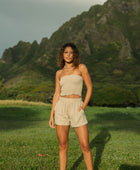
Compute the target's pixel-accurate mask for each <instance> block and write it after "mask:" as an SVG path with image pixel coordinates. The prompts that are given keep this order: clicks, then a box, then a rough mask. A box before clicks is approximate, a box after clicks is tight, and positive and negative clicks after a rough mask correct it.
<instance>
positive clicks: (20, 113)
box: [0, 107, 39, 130]
mask: <svg viewBox="0 0 140 170" xmlns="http://www.w3.org/2000/svg"><path fill="white" fill-rule="evenodd" d="M38 115H39V113H38V111H36V110H35V109H30V108H25V107H23V108H22V107H1V108H0V130H13V129H18V128H25V127H26V126H30V125H31V124H32V123H34V121H39V116H38Z"/></svg>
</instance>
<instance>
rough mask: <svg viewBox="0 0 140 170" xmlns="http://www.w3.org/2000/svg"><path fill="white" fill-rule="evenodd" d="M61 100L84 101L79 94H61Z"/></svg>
mask: <svg viewBox="0 0 140 170" xmlns="http://www.w3.org/2000/svg"><path fill="white" fill-rule="evenodd" d="M59 100H61V101H64V102H71V101H72V102H79V101H82V97H81V96H79V95H65V96H59Z"/></svg>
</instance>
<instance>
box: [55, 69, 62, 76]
mask: <svg viewBox="0 0 140 170" xmlns="http://www.w3.org/2000/svg"><path fill="white" fill-rule="evenodd" d="M61 73H62V69H60V70H57V71H56V77H58V78H60V75H61Z"/></svg>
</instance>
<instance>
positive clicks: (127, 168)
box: [119, 164, 140, 170]
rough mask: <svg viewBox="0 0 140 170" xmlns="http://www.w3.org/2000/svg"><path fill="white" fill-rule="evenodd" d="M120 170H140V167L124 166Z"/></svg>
mask: <svg viewBox="0 0 140 170" xmlns="http://www.w3.org/2000/svg"><path fill="white" fill-rule="evenodd" d="M119 170H140V166H138V165H136V166H135V165H127V164H123V165H121V166H120V168H119Z"/></svg>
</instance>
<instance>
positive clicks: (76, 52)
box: [57, 43, 80, 68]
mask: <svg viewBox="0 0 140 170" xmlns="http://www.w3.org/2000/svg"><path fill="white" fill-rule="evenodd" d="M66 47H71V48H72V49H73V65H74V67H75V68H76V67H78V65H79V63H80V54H79V50H78V48H77V47H76V45H75V44H74V43H66V44H64V45H63V46H62V47H61V49H60V51H59V54H58V57H57V65H58V67H60V68H63V67H64V65H65V61H64V58H63V53H64V50H65V48H66Z"/></svg>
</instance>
